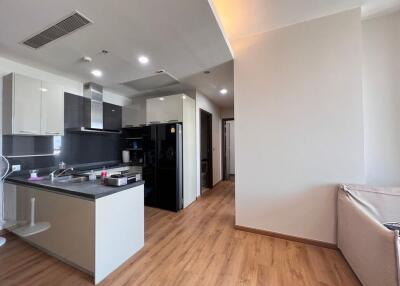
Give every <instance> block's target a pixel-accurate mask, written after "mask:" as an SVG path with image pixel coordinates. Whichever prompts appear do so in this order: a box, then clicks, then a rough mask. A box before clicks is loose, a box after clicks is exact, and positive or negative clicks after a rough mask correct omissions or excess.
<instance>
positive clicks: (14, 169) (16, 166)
mask: <svg viewBox="0 0 400 286" xmlns="http://www.w3.org/2000/svg"><path fill="white" fill-rule="evenodd" d="M11 168H12V171H13V172H17V171H21V165H12V166H11Z"/></svg>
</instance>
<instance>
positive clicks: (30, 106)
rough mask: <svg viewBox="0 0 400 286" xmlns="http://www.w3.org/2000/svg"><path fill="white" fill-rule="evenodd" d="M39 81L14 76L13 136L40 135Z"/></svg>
mask: <svg viewBox="0 0 400 286" xmlns="http://www.w3.org/2000/svg"><path fill="white" fill-rule="evenodd" d="M41 97H42V91H41V81H40V80H38V79H34V78H30V77H27V76H23V75H19V74H15V75H14V98H13V99H14V116H13V117H14V126H13V127H14V128H13V132H12V133H13V134H26V135H29V134H40V132H41V127H40V124H41V123H40V116H41Z"/></svg>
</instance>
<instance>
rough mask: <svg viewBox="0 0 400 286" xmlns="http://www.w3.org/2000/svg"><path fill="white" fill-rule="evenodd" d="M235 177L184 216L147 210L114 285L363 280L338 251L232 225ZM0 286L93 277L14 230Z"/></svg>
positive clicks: (1, 254) (1, 256) (105, 285)
mask: <svg viewBox="0 0 400 286" xmlns="http://www.w3.org/2000/svg"><path fill="white" fill-rule="evenodd" d="M234 198H235V197H234V182H231V181H226V182H221V183H219V184H218V185H217V186H216V187H215V188H214V189H211V190H209V191H207V192H206V193H204V195H203V196H202V197H201V198H199V199H198V200H197V201H196V202H195V203H193V204H192V205H191V206H189V207H188V208H186V209H184V210H183V211H181V212H179V213H173V212H168V211H163V210H159V209H155V208H148V207H146V208H145V246H144V247H143V249H142V250H141V251H139V252H138V253H137V254H136V255H135V256H133V257H132V258H131V259H129V260H128V261H127V262H126V263H125V264H124V265H122V266H121V267H120V268H118V269H117V270H116V271H115V272H114V273H112V274H111V275H110V276H109V277H107V278H106V279H105V280H104V281H103V282H102V283H101V285H102V286H111V285H112V286H115V285H118V286H120V285H127V286H128V285H129V286H131V285H151V286H154V285H160V286H161V285H162V286H168V285H171V286H179V285H182V286H191V285H202V286H203V285H218V286H221V285H222V286H224V285H246V286H253V285H254V286H262V285H268V286H281V285H283V286H286V285H291V286H297V285H299V286H304V285H307V286H308V285H318V286H321V285H327V286H337V285H339V286H340V285H346V286H352V285H360V284H359V281H358V280H357V278H356V277H355V276H354V273H353V272H352V271H351V269H350V268H349V266H348V265H347V263H346V262H345V261H344V259H343V257H342V256H341V254H340V253H339V252H338V251H336V250H332V249H326V248H321V247H318V246H312V245H307V244H303V243H298V242H292V241H287V240H283V239H279V238H273V237H268V236H264V235H260V234H255V233H249V232H245V231H241V230H236V229H234V222H235V218H234V213H235V209H234V203H235V201H234V200H235V199H234ZM7 238H8V239H9V241H8V242H7V244H6V245H5V246H4V247H2V248H0V285H5V286H8V285H57V286H58V285H74V286H75V285H82V286H86V285H93V282H92V281H93V280H92V278H91V277H90V276H89V275H87V274H85V273H82V272H80V271H78V270H76V269H74V268H72V267H71V266H68V265H66V264H65V263H63V262H61V261H58V260H56V259H55V258H52V257H50V256H48V255H46V254H44V253H42V252H41V251H39V250H37V249H35V248H33V247H32V246H30V245H29V244H27V243H25V242H23V241H22V240H20V239H19V238H17V237H15V236H13V235H12V234H8V235H7Z"/></svg>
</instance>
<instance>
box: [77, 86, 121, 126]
mask: <svg viewBox="0 0 400 286" xmlns="http://www.w3.org/2000/svg"><path fill="white" fill-rule="evenodd" d="M83 96H84V97H85V98H87V99H89V100H85V101H84V114H83V126H81V127H80V128H73V129H71V130H70V131H71V132H86V133H121V131H120V130H112V129H104V128H103V87H102V86H101V85H99V84H96V83H94V82H88V83H85V84H84V85H83Z"/></svg>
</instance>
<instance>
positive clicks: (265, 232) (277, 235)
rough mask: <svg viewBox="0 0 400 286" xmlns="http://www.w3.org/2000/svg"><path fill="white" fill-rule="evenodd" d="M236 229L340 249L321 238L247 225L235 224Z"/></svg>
mask: <svg viewBox="0 0 400 286" xmlns="http://www.w3.org/2000/svg"><path fill="white" fill-rule="evenodd" d="M235 229H237V230H241V231H247V232H252V233H256V234H261V235H266V236H271V237H275V238H280V239H285V240H290V241H295V242H300V243H305V244H310V245H314V246H319V247H324V248H330V249H335V250H338V247H337V245H336V244H334V243H328V242H323V241H319V240H313V239H308V238H302V237H297V236H291V235H287V234H282V233H278V232H272V231H268V230H261V229H257V228H251V227H246V226H241V225H235Z"/></svg>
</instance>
